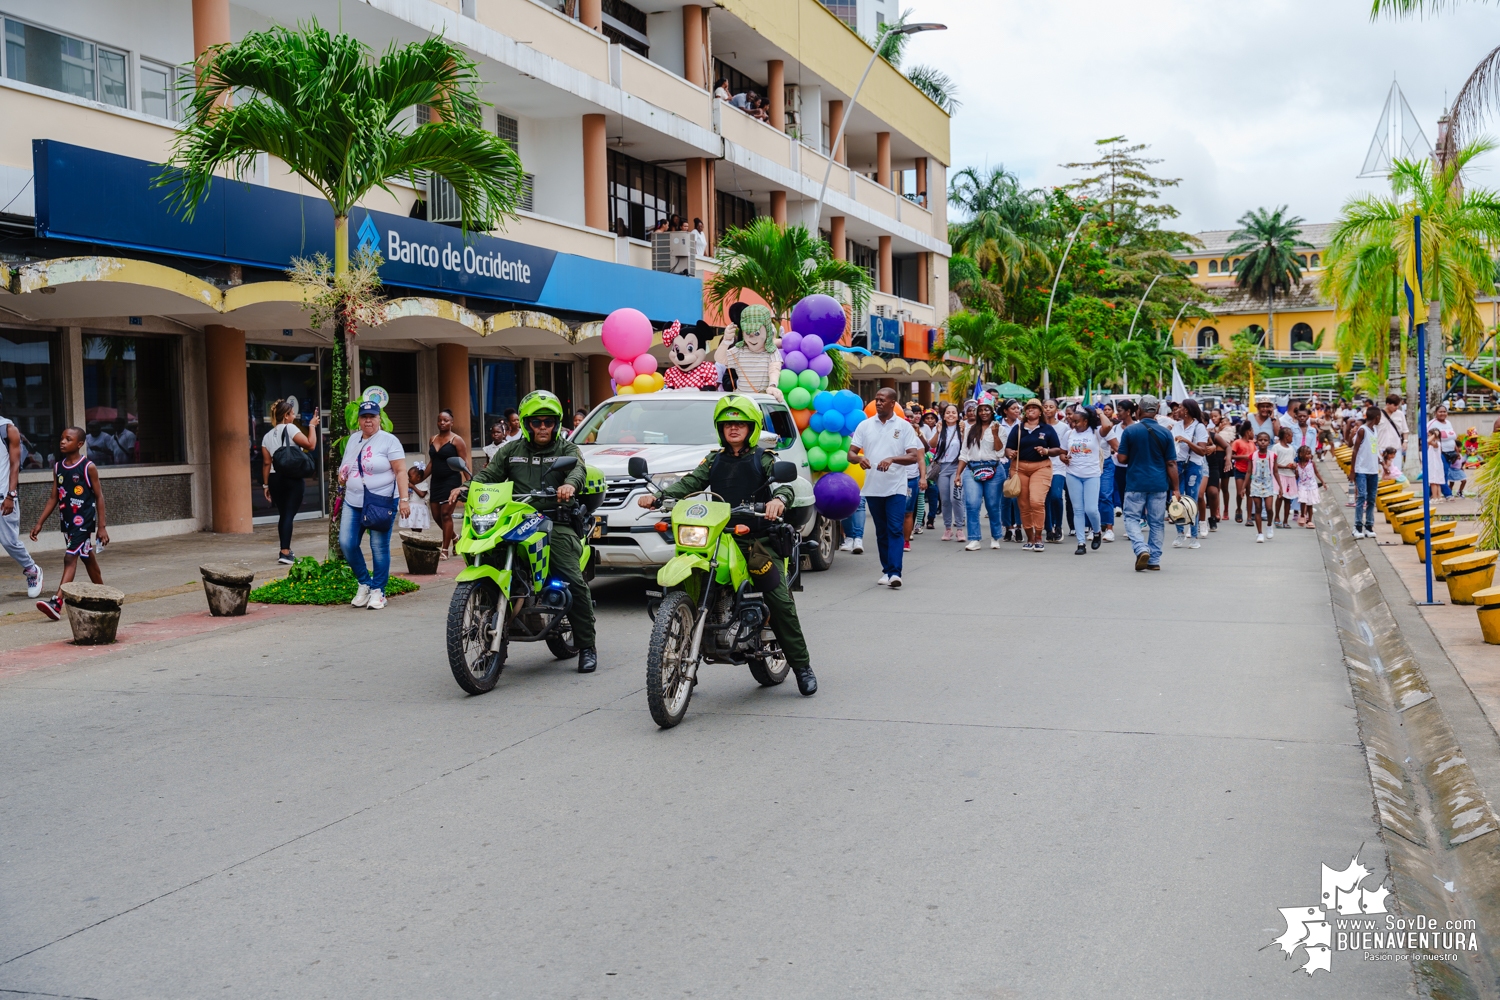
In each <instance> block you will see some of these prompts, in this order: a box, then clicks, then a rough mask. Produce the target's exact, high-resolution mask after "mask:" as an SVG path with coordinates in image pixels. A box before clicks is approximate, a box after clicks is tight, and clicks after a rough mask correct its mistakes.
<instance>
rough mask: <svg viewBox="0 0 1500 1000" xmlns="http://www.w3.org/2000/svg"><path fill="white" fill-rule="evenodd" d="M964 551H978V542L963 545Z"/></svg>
mask: <svg viewBox="0 0 1500 1000" xmlns="http://www.w3.org/2000/svg"><path fill="white" fill-rule="evenodd" d="M964 551H965V552H978V551H979V543H978V542H970V543H969V544H968V545H965V546H964Z"/></svg>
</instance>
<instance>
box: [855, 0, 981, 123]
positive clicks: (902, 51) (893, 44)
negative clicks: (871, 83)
mask: <svg viewBox="0 0 1500 1000" xmlns="http://www.w3.org/2000/svg"><path fill="white" fill-rule="evenodd" d="M911 14H912V12H911V9H910V8H908V9H906V10H903V11H902V12H901V16H900V17H898V18H896V20H894V21H885V22H883V23H882V24H881V25H880V26H879V27H878V28H876V29H875V41H873V42H871V43H870V47H871V48H874V49H878V50H879V51H880V58H882V59H884V60H885V61H886V62H888V63H890V64H891V66H892V67H893V68H894V69H896V70H898V71H900V70H901V59H902V57H904V56H905V55H906V43H907V42H909V41H910V40H911V35H908V34H904V33H903V34H899V35H898V34H893V33H892V32H893V31H894V29H896V28H900V27H902V26H903V25H905V24H906V20H907V18H909V17H911ZM904 72H905V74H906V78H907V79H908V80H910V81H911V83H912V86H914V87H916V88H917V89H918V90H920V91H921V92H922V93H924V94H926V95H927V96H928V98H929V99H931V101H932V103H933V104H936V105H937V106H938V107H940V108H942V109H943V110H944V111H945V112H947V113H948V114H949V115H952V114H953V112H955V111H957V110H958V107H959V103H960V102H959V100H958V97H957V96H956V95H957V93H958V86H957V85H956V84H955V83H954V82H953V78H952V77H950V76H949V75H948V74H947V73H944V72H943V71H942V70H940V69H938V68H936V67H934V66H913V67H912V68H911V69H909V70H905V71H904Z"/></svg>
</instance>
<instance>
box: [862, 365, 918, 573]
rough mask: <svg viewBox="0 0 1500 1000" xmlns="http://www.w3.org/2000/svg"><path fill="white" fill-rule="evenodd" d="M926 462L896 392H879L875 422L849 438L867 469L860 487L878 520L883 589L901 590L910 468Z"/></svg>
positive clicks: (874, 519) (869, 508) (871, 516)
mask: <svg viewBox="0 0 1500 1000" xmlns="http://www.w3.org/2000/svg"><path fill="white" fill-rule="evenodd" d="M921 458H922V439H921V438H919V437H917V432H916V431H915V430H913V429H912V426H911V424H909V423H907V422H906V421H905V420H902V419H901V418H900V417H898V416H896V390H895V389H881V390H880V391H879V392H877V393H875V419H873V420H866V421H865V422H864V423H862V424H860V425H859V426H858V427H856V428H855V429H854V435H853V436H852V437H851V438H850V440H849V460H850V461H851V462H858V463H859V465H860V467H861V468H862V469H864V470H865V485H864V486H863V487H862V488H861V489H860V493H861V494H863V495H864V498H865V506H866V508H867V509H868V510H869V512H870V518H871V519H872V520H873V521H874V522H875V547H876V549H877V551H879V553H880V579H878V580H877V581H875V582H876V583H878V584H880V585H881V586H882V587H886V586H888V587H890V588H891V589H893V590H894V589H897V588H899V587H900V586H901V556H902V550H903V548H904V547H905V544H906V538H905V536H904V535H903V532H902V527H903V525H904V523H905V521H906V492H907V491H906V470H905V469H903V468H900V466H904V465H916V464H917V463H918V462H919V461H921Z"/></svg>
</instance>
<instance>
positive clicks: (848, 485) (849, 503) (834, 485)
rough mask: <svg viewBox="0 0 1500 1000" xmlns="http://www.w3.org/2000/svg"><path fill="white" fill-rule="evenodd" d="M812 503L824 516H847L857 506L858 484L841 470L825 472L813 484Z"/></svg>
mask: <svg viewBox="0 0 1500 1000" xmlns="http://www.w3.org/2000/svg"><path fill="white" fill-rule="evenodd" d="M813 503H814V504H815V505H816V506H817V508H818V511H819V513H821V514H822V515H823V516H824V517H831V518H835V519H837V518H843V517H848V516H849V515H850V514H853V513H854V512H855V510H857V509H858V508H859V484H858V483H856V482H855V481H854V478H853V477H852V476H849V475H847V474H846V473H843V472H828V473H825V474H824V475H823V476H822V477H821V478H820V479H819V480H818V481H817V482H816V483H814V484H813Z"/></svg>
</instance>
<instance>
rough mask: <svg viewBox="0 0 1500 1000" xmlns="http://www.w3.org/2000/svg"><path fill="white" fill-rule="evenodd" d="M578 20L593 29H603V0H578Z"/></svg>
mask: <svg viewBox="0 0 1500 1000" xmlns="http://www.w3.org/2000/svg"><path fill="white" fill-rule="evenodd" d="M578 20H580V21H582V22H583V23H584V24H585V25H586V26H588V27H590V28H593V29H594V30H595V31H598V32H603V31H604V2H603V0H579V4H578Z"/></svg>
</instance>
